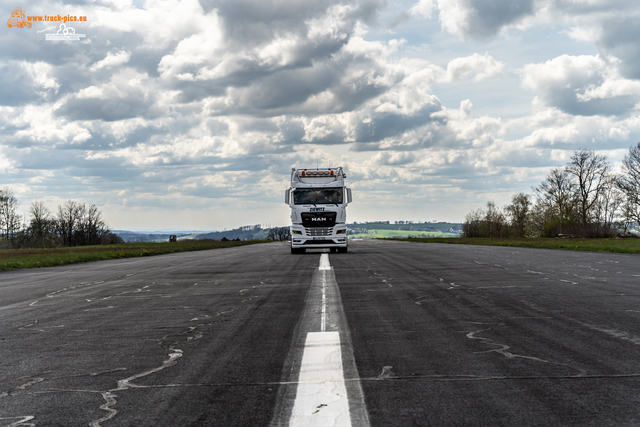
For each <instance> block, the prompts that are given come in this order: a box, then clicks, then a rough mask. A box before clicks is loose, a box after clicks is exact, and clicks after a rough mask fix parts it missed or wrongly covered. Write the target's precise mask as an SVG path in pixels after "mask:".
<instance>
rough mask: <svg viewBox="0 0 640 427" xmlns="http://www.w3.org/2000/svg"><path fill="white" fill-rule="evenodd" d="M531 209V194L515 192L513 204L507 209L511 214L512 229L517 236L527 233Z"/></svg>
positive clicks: (523, 235)
mask: <svg viewBox="0 0 640 427" xmlns="http://www.w3.org/2000/svg"><path fill="white" fill-rule="evenodd" d="M530 209H531V196H530V195H528V194H526V193H518V194H514V195H513V196H512V197H511V204H510V205H507V206H506V207H505V211H506V212H507V214H508V215H509V219H510V223H511V230H512V232H513V234H514V235H515V236H516V237H525V236H526V235H527V223H528V221H529V211H530Z"/></svg>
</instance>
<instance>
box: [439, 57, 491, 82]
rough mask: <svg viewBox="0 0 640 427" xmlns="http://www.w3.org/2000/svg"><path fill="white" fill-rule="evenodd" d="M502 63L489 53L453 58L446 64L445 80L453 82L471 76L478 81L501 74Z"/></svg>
mask: <svg viewBox="0 0 640 427" xmlns="http://www.w3.org/2000/svg"><path fill="white" fill-rule="evenodd" d="M503 69H504V63H502V62H500V61H496V60H495V59H494V58H493V57H491V55H489V53H485V54H484V55H480V54H478V53H474V54H473V55H471V56H467V57H464V58H456V59H453V60H451V61H450V62H449V64H447V72H446V75H445V77H444V80H445V81H448V82H454V81H456V80H462V79H468V78H472V79H473V80H474V81H476V82H479V81H482V80H486V79H490V78H492V77H496V76H499V75H500V74H502V71H503Z"/></svg>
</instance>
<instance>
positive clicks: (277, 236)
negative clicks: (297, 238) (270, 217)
mask: <svg viewBox="0 0 640 427" xmlns="http://www.w3.org/2000/svg"><path fill="white" fill-rule="evenodd" d="M267 239H269V240H273V241H276V242H284V241H285V240H289V227H273V228H270V229H269V232H268V233H267Z"/></svg>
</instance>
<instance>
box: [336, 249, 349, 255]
mask: <svg viewBox="0 0 640 427" xmlns="http://www.w3.org/2000/svg"><path fill="white" fill-rule="evenodd" d="M347 249H348V248H338V253H341V254H346V253H347Z"/></svg>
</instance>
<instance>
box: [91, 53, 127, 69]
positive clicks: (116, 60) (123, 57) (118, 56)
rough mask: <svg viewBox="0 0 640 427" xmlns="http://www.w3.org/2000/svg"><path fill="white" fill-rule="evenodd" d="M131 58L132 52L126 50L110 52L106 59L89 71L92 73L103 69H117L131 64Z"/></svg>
mask: <svg viewBox="0 0 640 427" xmlns="http://www.w3.org/2000/svg"><path fill="white" fill-rule="evenodd" d="M130 58H131V52H127V51H125V50H121V51H119V52H116V53H112V52H109V53H108V54H107V56H106V57H105V58H104V59H102V60H100V61H98V62H96V63H95V64H93V65H92V66H91V67H89V69H90V70H91V71H98V70H100V69H102V68H109V67H117V66H119V65H122V64H126V63H127V62H129V59H130Z"/></svg>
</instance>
